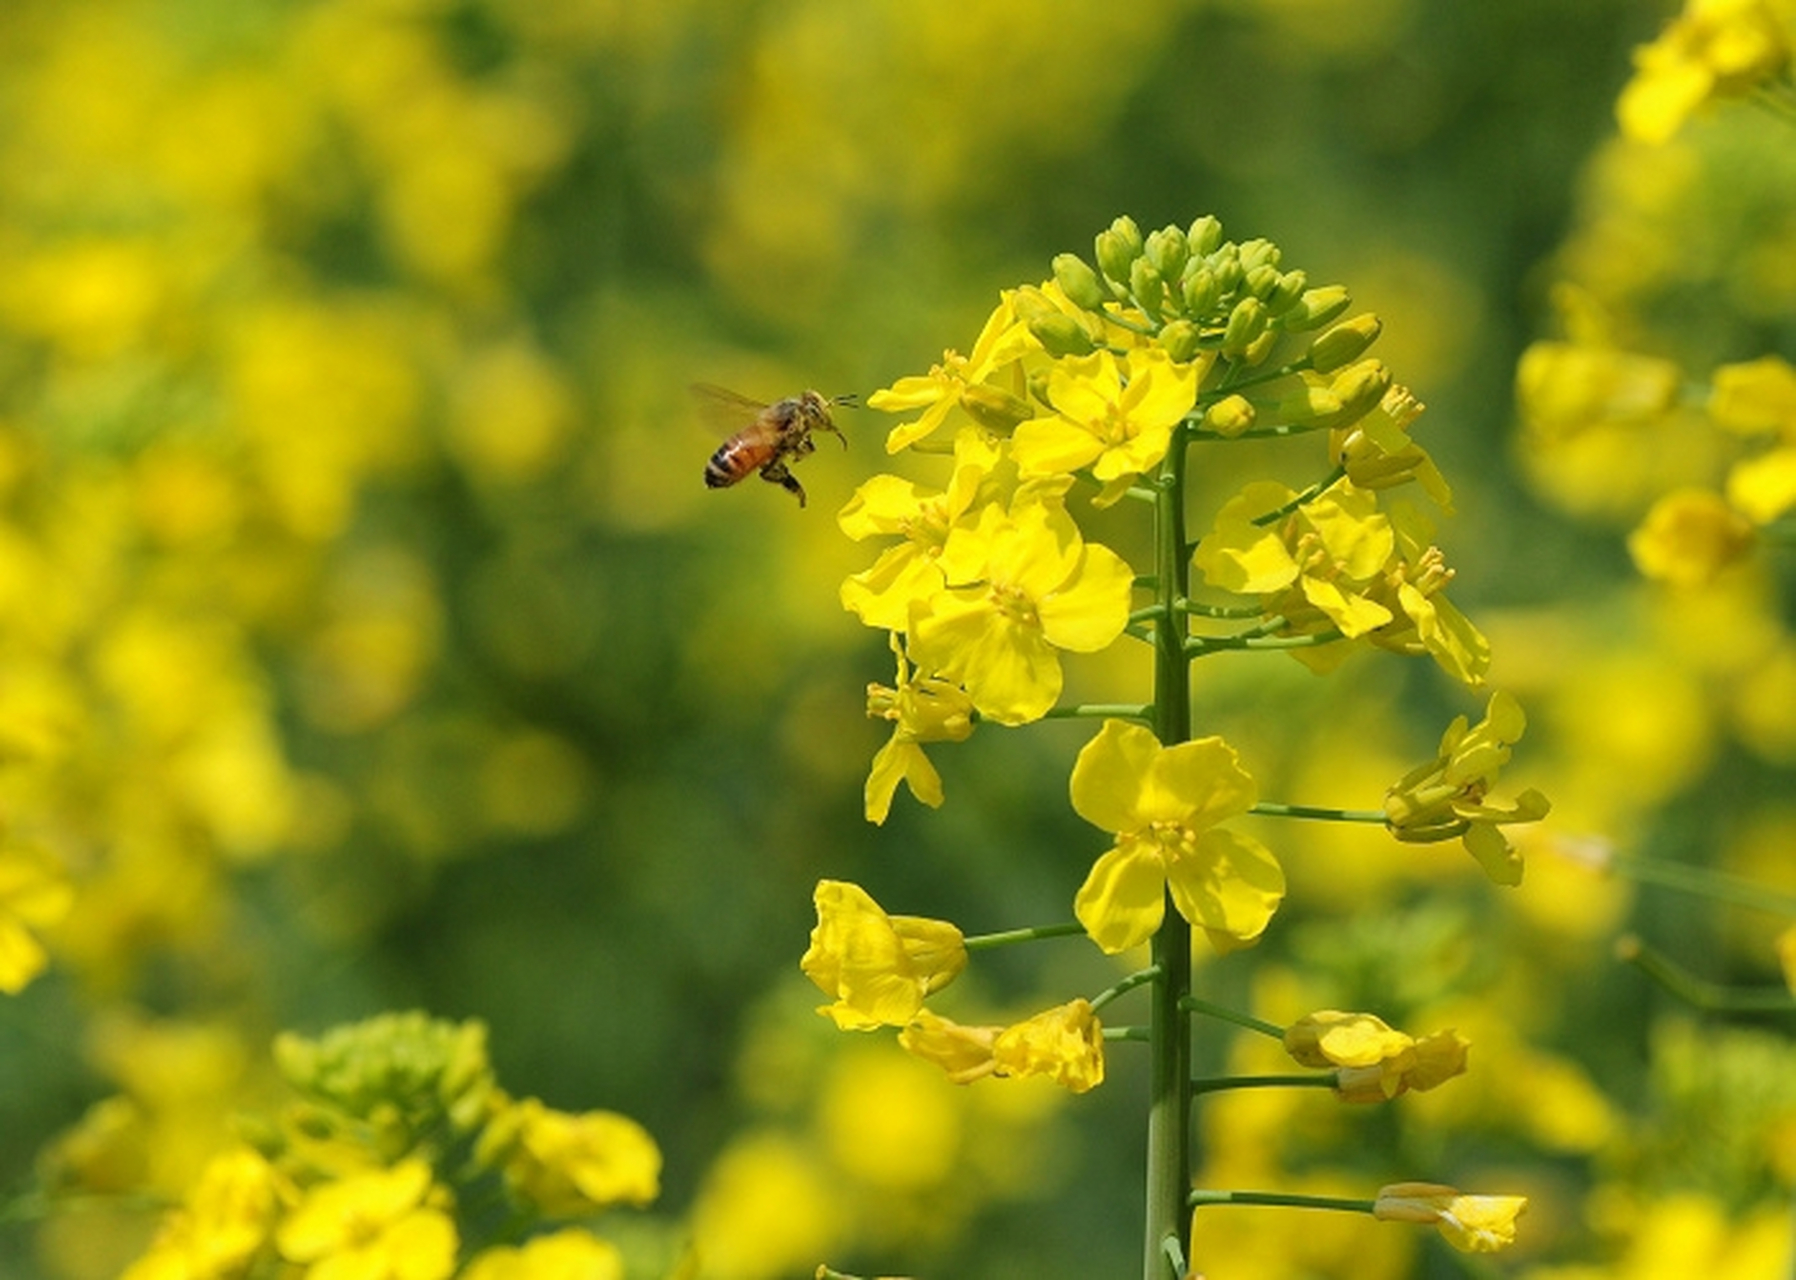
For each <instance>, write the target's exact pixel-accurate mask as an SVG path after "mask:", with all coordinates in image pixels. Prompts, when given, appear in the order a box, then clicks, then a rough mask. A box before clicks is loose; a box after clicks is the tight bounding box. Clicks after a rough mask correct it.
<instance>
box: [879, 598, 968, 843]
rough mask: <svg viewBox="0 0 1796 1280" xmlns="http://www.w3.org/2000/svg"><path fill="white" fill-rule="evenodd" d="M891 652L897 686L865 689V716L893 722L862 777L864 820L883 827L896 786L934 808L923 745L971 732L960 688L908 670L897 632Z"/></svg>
mask: <svg viewBox="0 0 1796 1280" xmlns="http://www.w3.org/2000/svg"><path fill="white" fill-rule="evenodd" d="M892 653H893V655H894V656H895V657H896V658H897V660H898V685H897V687H896V688H892V689H888V688H887V687H886V686H885V685H882V684H869V685H868V686H867V715H868V716H869V717H871V718H873V719H875V720H890V721H891V722H892V736H891V737H890V738H888V739H887V740H886V744H885V745H884V746H883V747H881V748H880V749H879V751H878V752H877V753H876V754H875V755H874V757H873V767H872V768H871V769H870V770H869V771H868V773H867V786H866V794H865V801H864V803H865V808H866V815H867V821H868V822H875V823H883V822H884V821H885V820H886V817H887V815H888V814H890V813H891V811H892V797H893V796H894V795H895V794H896V793H897V791H898V784H899V783H900V782H903V783H905V784H906V785H908V786H909V787H910V793H911V794H912V795H913V796H915V797H916V798H917V799H919V800H921V801H922V802H923V803H924V804H926V805H928V806H930V807H931V808H932V809H933V808H939V807H940V806H941V803H942V778H941V775H940V774H939V773H937V772H936V771H935V766H934V765H933V764H931V763H930V762H929V757H928V756H926V755H924V754H923V744H924V743H925V742H965V741H966V740H967V739H968V738H969V737H971V736H972V733H973V699H972V698H971V697H970V696H969V695H968V694H967V691H966V690H965V689H963V688H961V687H960V686H959V685H957V684H955V683H953V682H952V681H949V680H943V679H941V678H940V677H938V676H925V675H923V674H922V673H921V672H915V671H913V670H912V669H911V666H910V663H909V662H908V661H906V659H905V656H904V645H903V642H902V641H900V640H899V638H898V635H897V633H896V632H894V633H893V635H892Z"/></svg>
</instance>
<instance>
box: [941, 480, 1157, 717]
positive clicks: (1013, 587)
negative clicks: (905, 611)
mask: <svg viewBox="0 0 1796 1280" xmlns="http://www.w3.org/2000/svg"><path fill="white" fill-rule="evenodd" d="M939 563H940V565H941V568H942V572H943V575H944V577H945V579H946V582H947V587H946V589H944V590H943V591H941V592H938V593H937V594H936V595H934V596H932V597H931V598H930V599H929V600H927V601H924V602H919V603H917V604H916V605H914V606H913V607H912V610H911V621H910V639H911V644H910V656H911V659H912V660H913V661H914V662H916V663H917V664H918V666H920V667H925V668H928V669H930V670H932V671H934V672H935V673H936V674H937V675H939V676H941V677H943V678H945V679H947V680H950V681H956V682H958V683H960V684H962V685H964V686H965V687H966V690H967V693H968V694H969V695H971V697H972V699H973V705H974V706H975V707H977V708H978V710H979V714H980V715H981V716H984V717H985V718H987V719H990V720H995V721H997V722H998V723H1000V724H1026V723H1027V722H1029V721H1031V720H1039V719H1040V718H1041V717H1042V716H1044V715H1045V714H1047V712H1048V710H1049V709H1050V708H1052V707H1053V705H1054V703H1055V702H1056V701H1057V700H1058V699H1059V697H1060V689H1061V682H1062V675H1061V671H1060V656H1059V652H1058V651H1059V650H1061V649H1067V650H1071V651H1073V652H1076V653H1095V652H1097V651H1098V650H1099V649H1102V648H1104V647H1105V646H1107V645H1108V644H1109V643H1110V642H1111V641H1112V640H1115V639H1116V637H1117V636H1119V635H1121V634H1122V631H1123V628H1124V627H1125V626H1127V625H1128V621H1129V597H1130V593H1131V592H1132V591H1133V589H1134V582H1135V572H1134V570H1133V569H1131V568H1130V567H1129V565H1128V562H1127V561H1125V560H1124V559H1123V558H1122V557H1121V556H1119V555H1117V554H1116V553H1115V552H1114V551H1112V550H1110V549H1109V548H1108V547H1105V546H1102V545H1100V544H1098V543H1087V542H1086V541H1085V540H1084V538H1082V537H1081V536H1080V534H1079V529H1078V526H1077V525H1075V524H1074V523H1073V520H1072V517H1071V516H1069V515H1068V514H1067V513H1066V510H1065V508H1064V507H1063V506H1062V505H1061V504H1060V501H1059V499H1058V497H1057V496H1055V495H1054V494H1053V492H1052V490H1045V491H1037V490H1023V491H1019V493H1018V494H1017V496H1016V498H1015V499H1014V500H1013V501H1012V502H1011V505H1010V509H1009V510H1008V511H1006V510H1005V509H1003V508H1001V507H999V506H997V505H996V504H993V505H991V506H988V507H986V508H984V509H983V510H982V511H981V512H980V513H979V520H978V523H977V524H974V525H965V524H962V525H960V526H957V527H956V528H955V529H954V530H953V532H951V533H950V534H949V535H948V541H947V544H946V545H945V546H944V547H943V549H942V554H941V557H940V560H939Z"/></svg>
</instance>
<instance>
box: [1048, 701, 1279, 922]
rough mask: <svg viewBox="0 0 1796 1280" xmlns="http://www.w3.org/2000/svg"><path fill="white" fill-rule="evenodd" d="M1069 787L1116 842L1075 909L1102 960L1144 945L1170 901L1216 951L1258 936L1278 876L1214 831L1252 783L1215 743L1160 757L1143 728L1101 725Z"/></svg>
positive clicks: (1245, 802) (1260, 850) (1260, 856)
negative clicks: (1103, 956)
mask: <svg viewBox="0 0 1796 1280" xmlns="http://www.w3.org/2000/svg"><path fill="white" fill-rule="evenodd" d="M1071 789H1072V800H1073V808H1074V809H1075V810H1077V811H1078V813H1079V816H1080V817H1082V818H1084V819H1085V820H1086V821H1087V822H1090V823H1092V824H1093V825H1094V826H1098V827H1102V828H1103V829H1104V830H1106V831H1110V832H1114V833H1115V835H1116V842H1115V844H1114V845H1113V846H1112V847H1111V848H1110V850H1109V852H1107V853H1105V854H1104V855H1103V856H1102V857H1100V858H1099V859H1098V860H1097V862H1096V863H1095V864H1094V865H1093V866H1092V868H1091V873H1090V874H1089V875H1088V876H1087V877H1086V879H1085V883H1084V884H1083V885H1082V886H1081V887H1080V889H1079V892H1078V895H1077V897H1075V899H1074V901H1073V910H1074V914H1076V915H1077V916H1078V918H1079V922H1080V923H1081V924H1083V925H1084V926H1085V931H1086V932H1087V933H1088V934H1090V935H1091V938H1092V941H1094V942H1096V943H1097V944H1098V946H1100V947H1102V948H1103V949H1104V950H1105V951H1106V952H1108V953H1110V954H1112V955H1114V954H1115V953H1116V952H1119V951H1126V950H1128V949H1129V948H1130V947H1133V946H1138V945H1139V944H1141V943H1143V942H1146V941H1147V940H1148V938H1150V937H1152V936H1153V934H1154V933H1155V932H1156V931H1157V930H1158V929H1159V928H1160V923H1161V920H1162V919H1163V918H1164V914H1165V906H1166V897H1167V894H1168V892H1170V893H1171V895H1172V901H1173V905H1174V906H1175V907H1176V908H1177V909H1178V912H1179V914H1180V915H1182V916H1184V917H1185V919H1187V920H1189V921H1190V922H1191V923H1192V924H1194V925H1197V926H1198V927H1200V928H1202V929H1203V930H1204V931H1205V932H1206V933H1207V934H1208V935H1209V937H1210V941H1211V943H1212V944H1213V945H1214V946H1215V947H1216V948H1217V950H1219V951H1228V950H1232V949H1234V948H1235V947H1239V946H1242V945H1244V944H1246V943H1249V942H1252V941H1253V940H1254V939H1256V938H1258V937H1259V936H1260V934H1261V932H1262V931H1263V930H1264V929H1265V928H1266V924H1267V922H1268V921H1269V920H1271V919H1272V913H1273V912H1274V911H1276V910H1277V909H1278V904H1279V902H1280V900H1281V899H1283V897H1284V894H1285V876H1284V872H1283V871H1282V870H1281V869H1280V868H1279V865H1278V860H1277V859H1276V858H1274V857H1273V856H1272V852H1271V851H1270V850H1269V849H1267V848H1266V847H1265V846H1264V845H1262V844H1261V843H1260V842H1259V841H1257V840H1254V839H1253V838H1251V837H1249V836H1243V835H1239V834H1237V833H1235V832H1232V831H1225V830H1221V829H1220V828H1218V827H1217V825H1216V824H1217V823H1219V822H1222V821H1224V820H1226V819H1228V818H1231V817H1234V816H1235V815H1237V814H1242V813H1246V812H1247V811H1248V810H1249V809H1251V808H1252V807H1253V806H1254V803H1255V801H1256V799H1257V795H1256V791H1255V788H1254V781H1253V779H1252V778H1251V777H1249V776H1248V774H1247V772H1246V771H1245V770H1243V769H1242V768H1241V765H1240V761H1239V759H1238V758H1237V757H1236V755H1235V752H1234V749H1233V748H1232V747H1230V746H1229V745H1228V744H1227V743H1225V742H1224V741H1223V740H1222V739H1221V738H1200V739H1198V740H1197V741H1195V742H1183V743H1179V744H1178V745H1176V746H1171V747H1163V746H1161V744H1160V742H1159V740H1158V739H1156V738H1155V737H1154V735H1153V734H1152V733H1151V732H1149V731H1148V730H1147V729H1144V728H1142V727H1140V726H1139V725H1131V724H1125V723H1124V722H1123V721H1120V720H1106V721H1105V722H1104V727H1103V729H1102V730H1100V731H1099V733H1098V735H1097V737H1095V738H1093V739H1092V740H1091V741H1090V742H1088V743H1086V744H1085V748H1084V749H1083V750H1082V751H1080V752H1079V759H1078V761H1077V762H1076V763H1075V764H1074V765H1073V775H1072V788H1071Z"/></svg>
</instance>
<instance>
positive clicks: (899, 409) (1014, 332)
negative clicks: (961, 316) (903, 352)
mask: <svg viewBox="0 0 1796 1280" xmlns="http://www.w3.org/2000/svg"><path fill="white" fill-rule="evenodd" d="M1034 346H1035V340H1034V339H1033V338H1032V337H1030V335H1029V330H1028V328H1027V326H1025V325H1023V324H1020V323H1019V322H1018V320H1017V317H1016V313H1015V311H1014V309H1013V308H1012V306H1011V302H1010V298H1009V297H1008V296H1006V297H1005V298H1004V299H1003V300H1002V301H1000V302H999V303H998V306H997V308H996V309H995V310H993V312H992V313H991V315H990V316H989V317H987V319H986V321H985V327H984V328H983V329H982V330H980V333H979V337H978V338H977V339H976V340H975V341H974V343H973V353H972V354H971V355H967V356H963V355H961V354H960V353H959V352H957V351H952V350H950V351H944V352H943V353H942V362H941V363H940V364H938V365H936V366H935V367H933V368H932V369H930V371H929V372H928V373H927V374H926V375H923V376H912V377H905V378H900V379H898V381H896V382H894V383H893V384H892V385H891V386H890V387H887V388H884V389H883V390H880V391H875V392H874V393H873V394H872V395H870V396H868V397H867V407H868V408H870V409H879V410H882V411H884V412H886V413H905V412H908V411H910V410H912V409H921V410H922V411H923V412H922V413H921V414H920V415H919V416H918V417H916V418H915V419H913V420H912V421H910V422H905V423H901V424H900V425H898V426H896V427H893V428H892V430H891V432H890V433H889V434H888V435H887V436H886V452H887V453H897V452H899V451H900V450H902V449H907V448H909V447H910V446H911V445H913V444H915V443H917V441H919V440H922V439H924V438H926V437H928V436H930V435H933V434H934V433H935V432H936V430H937V429H939V428H940V427H941V426H942V424H943V423H945V422H946V421H947V420H948V416H949V414H950V413H952V412H953V411H954V410H955V409H956V408H958V407H961V405H962V402H963V401H964V400H966V399H967V396H968V393H969V392H970V391H972V390H973V389H974V388H975V387H977V386H979V385H980V384H982V383H984V382H985V381H986V380H987V379H989V378H991V377H992V376H993V375H994V374H996V373H998V372H1000V371H1001V370H1003V369H1004V367H1005V366H1006V365H1008V364H1010V363H1011V362H1012V361H1014V360H1016V359H1018V358H1019V357H1021V356H1022V355H1023V353H1024V352H1026V351H1029V350H1031V349H1033V348H1034Z"/></svg>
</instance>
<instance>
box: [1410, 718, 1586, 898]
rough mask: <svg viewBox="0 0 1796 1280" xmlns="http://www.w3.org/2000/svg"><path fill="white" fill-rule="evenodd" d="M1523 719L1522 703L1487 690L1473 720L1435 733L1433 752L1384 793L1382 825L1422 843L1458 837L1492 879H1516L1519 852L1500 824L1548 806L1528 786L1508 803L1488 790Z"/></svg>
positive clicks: (1531, 816) (1539, 814) (1531, 817)
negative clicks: (1436, 747) (1481, 709)
mask: <svg viewBox="0 0 1796 1280" xmlns="http://www.w3.org/2000/svg"><path fill="white" fill-rule="evenodd" d="M1527 727H1528V721H1527V717H1526V716H1524V715H1523V714H1522V708H1521V705H1520V704H1519V703H1517V702H1516V700H1515V699H1514V697H1512V696H1511V695H1509V694H1508V693H1504V692H1502V691H1501V690H1499V691H1498V692H1496V693H1493V694H1492V695H1491V697H1490V703H1489V705H1488V706H1487V707H1486V709H1485V714H1484V719H1483V720H1481V721H1479V722H1478V724H1477V725H1476V726H1475V727H1474V726H1470V725H1469V722H1468V721H1467V719H1466V717H1465V716H1457V717H1455V718H1454V720H1453V723H1452V724H1450V725H1448V726H1447V731H1446V733H1444V734H1443V735H1442V736H1441V745H1440V752H1439V754H1438V755H1436V757H1435V758H1434V759H1433V760H1430V761H1429V762H1428V763H1427V764H1423V765H1419V766H1417V767H1416V768H1414V769H1412V770H1410V772H1408V773H1407V774H1405V775H1404V776H1403V777H1402V778H1401V779H1399V780H1398V781H1397V783H1396V784H1395V785H1394V786H1392V787H1391V789H1390V790H1389V791H1388V792H1386V793H1385V799H1384V813H1385V825H1386V826H1387V828H1388V829H1389V830H1390V832H1391V834H1392V835H1394V836H1396V837H1397V839H1399V840H1405V841H1410V842H1413V843H1421V844H1425V843H1430V842H1433V841H1437V840H1451V839H1453V838H1455V837H1458V838H1459V839H1460V840H1461V841H1462V842H1463V843H1464V845H1465V847H1466V851H1467V852H1468V853H1470V854H1471V855H1472V857H1474V858H1475V859H1477V861H1478V865H1479V866H1481V867H1483V868H1484V873H1485V874H1486V875H1487V876H1489V877H1490V878H1491V879H1492V880H1493V881H1495V882H1496V883H1497V884H1504V885H1517V884H1520V883H1521V881H1522V860H1521V856H1520V855H1519V854H1517V853H1516V852H1515V851H1514V850H1513V849H1512V848H1511V847H1510V845H1509V841H1508V840H1507V839H1505V838H1504V836H1503V833H1502V831H1501V830H1500V829H1499V828H1500V827H1501V826H1502V825H1504V824H1508V823H1514V822H1538V821H1540V819H1542V818H1544V817H1546V815H1547V813H1548V811H1549V810H1550V809H1551V808H1552V806H1551V804H1550V803H1549V802H1548V800H1547V798H1546V797H1545V796H1544V795H1542V794H1541V793H1540V792H1539V791H1536V790H1534V789H1533V788H1529V789H1528V790H1526V791H1524V792H1522V793H1521V794H1520V795H1519V796H1517V797H1516V799H1515V802H1514V803H1513V804H1510V805H1501V804H1494V803H1492V802H1491V801H1490V800H1489V795H1490V791H1491V788H1492V787H1494V786H1495V785H1496V781H1497V774H1498V772H1499V771H1500V770H1501V769H1502V767H1503V766H1504V765H1505V764H1507V763H1509V755H1510V749H1511V747H1512V746H1513V745H1514V744H1515V743H1517V742H1519V741H1520V740H1521V737H1522V733H1523V732H1524V731H1525V730H1526V729H1527Z"/></svg>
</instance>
